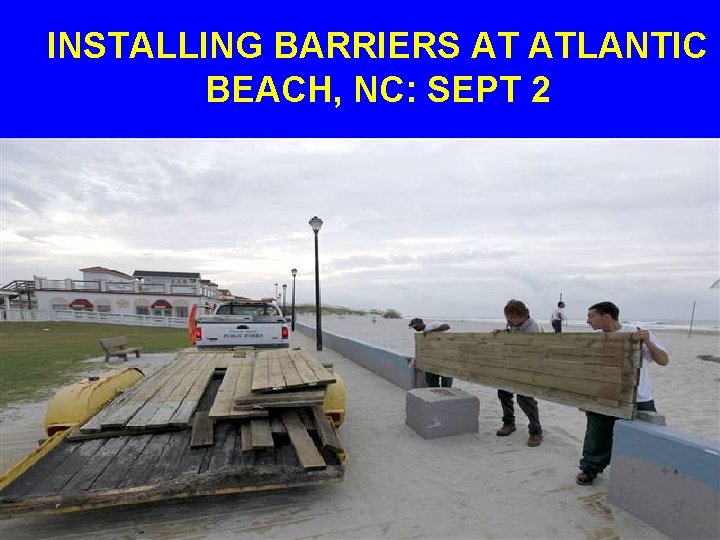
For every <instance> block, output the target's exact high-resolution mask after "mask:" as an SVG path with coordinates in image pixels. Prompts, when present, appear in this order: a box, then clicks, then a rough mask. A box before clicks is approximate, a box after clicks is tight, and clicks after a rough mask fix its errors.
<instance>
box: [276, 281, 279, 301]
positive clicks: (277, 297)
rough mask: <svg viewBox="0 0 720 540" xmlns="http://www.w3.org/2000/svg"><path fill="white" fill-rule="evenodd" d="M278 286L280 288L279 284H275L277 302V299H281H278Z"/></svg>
mask: <svg viewBox="0 0 720 540" xmlns="http://www.w3.org/2000/svg"><path fill="white" fill-rule="evenodd" d="M277 286H278V284H277V283H276V284H275V300H277V299H278V298H279V297H278V292H277Z"/></svg>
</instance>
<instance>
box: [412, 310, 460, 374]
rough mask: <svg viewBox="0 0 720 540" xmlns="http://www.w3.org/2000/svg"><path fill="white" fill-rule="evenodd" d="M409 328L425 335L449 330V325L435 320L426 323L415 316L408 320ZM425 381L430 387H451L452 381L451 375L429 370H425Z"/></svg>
mask: <svg viewBox="0 0 720 540" xmlns="http://www.w3.org/2000/svg"><path fill="white" fill-rule="evenodd" d="M408 326H409V327H410V328H412V329H413V330H415V331H416V332H422V333H423V335H424V336H425V335H427V334H429V333H431V332H445V331H446V330H450V325H449V324H446V323H441V322H437V321H430V322H428V323H426V322H425V321H423V320H422V319H419V318H415V319H412V320H411V321H410V324H409V325H408ZM425 382H426V383H427V385H428V386H429V387H431V388H439V387H443V388H451V387H452V383H453V378H452V377H444V376H440V375H437V374H435V373H430V372H429V371H426V372H425Z"/></svg>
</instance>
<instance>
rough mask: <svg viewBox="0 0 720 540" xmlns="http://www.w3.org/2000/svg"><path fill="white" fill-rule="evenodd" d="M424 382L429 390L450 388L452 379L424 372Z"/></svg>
mask: <svg viewBox="0 0 720 540" xmlns="http://www.w3.org/2000/svg"><path fill="white" fill-rule="evenodd" d="M425 382H426V383H427V385H428V386H429V387H430V388H440V387H442V388H452V383H453V378H452V377H445V376H441V375H435V373H430V372H429V371H426V372H425Z"/></svg>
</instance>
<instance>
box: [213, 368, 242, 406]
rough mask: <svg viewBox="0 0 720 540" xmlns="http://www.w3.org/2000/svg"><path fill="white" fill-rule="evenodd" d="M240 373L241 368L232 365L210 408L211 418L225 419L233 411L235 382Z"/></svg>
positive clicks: (226, 372)
mask: <svg viewBox="0 0 720 540" xmlns="http://www.w3.org/2000/svg"><path fill="white" fill-rule="evenodd" d="M239 373H240V366H238V365H232V366H229V367H228V368H227V370H226V371H225V375H224V376H223V380H222V382H221V383H220V388H218V391H217V394H216V395H215V401H213V404H212V407H210V413H209V414H208V416H210V418H223V417H225V416H227V415H228V413H229V412H230V411H231V410H232V404H233V396H234V394H235V381H236V379H237V377H238V375H239Z"/></svg>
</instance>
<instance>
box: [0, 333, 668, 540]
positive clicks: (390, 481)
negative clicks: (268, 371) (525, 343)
mask: <svg viewBox="0 0 720 540" xmlns="http://www.w3.org/2000/svg"><path fill="white" fill-rule="evenodd" d="M292 346H295V347H298V346H299V347H302V348H304V349H306V350H307V351H309V352H312V353H313V354H316V355H317V357H318V358H319V359H320V360H321V361H323V362H332V363H333V364H334V365H335V369H336V370H337V371H338V372H339V373H341V374H342V376H343V379H344V381H345V385H346V388H347V418H346V422H345V425H344V426H342V428H341V429H340V436H341V438H342V440H343V443H344V445H345V447H346V448H347V450H348V453H349V456H350V462H349V464H348V466H347V469H346V475H345V479H344V481H343V482H342V483H340V484H335V485H327V486H314V487H305V488H296V489H292V490H284V491H274V492H266V493H251V494H240V495H231V496H215V497H207V498H195V499H188V500H175V501H166V502H162V503H156V504H147V505H141V506H131V507H117V508H111V509H98V510H91V511H87V512H81V513H74V514H67V515H55V516H25V517H18V518H13V519H9V520H4V521H2V522H0V538H8V539H10V538H12V539H22V538H28V539H31V538H32V539H38V538H93V539H103V538H244V539H245V538H328V539H329V538H333V539H336V538H590V539H593V540H601V539H608V540H609V539H611V538H664V536H663V535H662V534H661V533H659V532H658V531H657V530H655V529H653V528H652V527H650V526H648V525H646V524H644V523H642V522H641V521H639V520H637V519H636V518H634V517H632V516H631V515H629V514H627V513H625V512H623V511H621V510H618V509H616V508H611V507H609V506H607V505H606V504H605V503H604V496H605V493H604V492H603V491H602V488H599V489H598V488H596V487H592V488H587V487H580V486H577V485H576V484H575V482H574V473H575V470H574V469H575V463H576V459H577V458H576V456H577V446H576V444H575V442H574V441H571V443H570V444H568V443H566V442H564V439H563V438H562V437H559V436H558V438H557V439H553V437H552V436H549V437H548V438H547V439H546V443H545V444H543V446H542V447H540V448H537V449H531V448H528V447H526V446H525V445H524V444H523V443H524V441H523V440H521V439H520V438H515V439H513V438H512V437H508V438H502V439H501V438H498V437H495V436H494V428H495V427H496V426H494V421H495V419H493V424H492V426H493V427H487V428H484V427H481V430H480V433H477V434H467V435H460V436H457V437H448V438H444V439H434V440H424V439H422V438H420V437H419V436H418V435H417V434H415V432H414V431H412V430H411V429H410V428H408V427H407V426H406V425H405V395H406V392H405V391H404V390H402V389H400V388H398V387H397V386H394V385H393V384H391V383H389V382H387V381H385V380H384V379H382V378H380V377H378V376H376V375H374V374H373V373H371V372H369V371H367V370H365V369H363V368H361V367H359V366H358V365H356V364H354V363H353V362H351V361H350V360H348V359H347V358H344V357H342V356H340V355H338V354H337V353H335V352H334V351H332V350H329V349H327V348H326V350H324V351H322V352H317V351H315V343H314V341H313V340H311V339H309V338H307V337H305V336H303V335H301V334H300V333H299V332H296V333H295V334H294V335H293V337H292ZM482 415H483V413H482V401H481V418H482ZM508 439H512V440H508ZM538 452H542V455H540V454H538ZM538 459H539V460H540V461H541V462H542V466H539V467H538V466H537V465H536V464H537V462H538ZM497 486H502V487H501V488H498V487H497Z"/></svg>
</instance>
